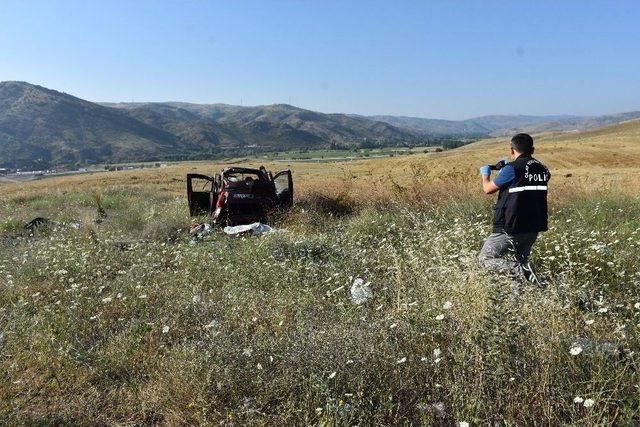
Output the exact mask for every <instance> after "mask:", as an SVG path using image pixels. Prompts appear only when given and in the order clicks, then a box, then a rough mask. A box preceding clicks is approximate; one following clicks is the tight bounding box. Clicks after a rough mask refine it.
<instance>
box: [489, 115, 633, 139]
mask: <svg viewBox="0 0 640 427" xmlns="http://www.w3.org/2000/svg"><path fill="white" fill-rule="evenodd" d="M635 119H640V111H631V112H628V113H620V114H606V115H603V116H595V117H576V118H572V117H567V118H564V119H557V120H551V121H545V122H539V123H536V124H531V123H529V124H523V125H521V126H514V127H511V128H503V129H498V130H494V131H493V132H492V135H493V136H503V135H509V134H513V133H517V132H527V133H536V134H539V133H545V132H570V131H571V132H576V131H585V130H590V129H597V128H600V127H603V126H609V125H615V124H618V123H624V122H626V121H629V120H635Z"/></svg>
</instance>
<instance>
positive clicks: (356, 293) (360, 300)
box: [351, 277, 373, 305]
mask: <svg viewBox="0 0 640 427" xmlns="http://www.w3.org/2000/svg"><path fill="white" fill-rule="evenodd" d="M371 297H373V292H372V291H371V283H370V282H367V283H365V282H364V280H363V279H361V278H360V277H357V278H356V279H355V280H354V281H353V284H352V285H351V301H353V303H354V304H356V305H360V304H364V303H365V302H367V301H368V300H369V299H371Z"/></svg>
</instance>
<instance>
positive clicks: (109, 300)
mask: <svg viewBox="0 0 640 427" xmlns="http://www.w3.org/2000/svg"><path fill="white" fill-rule="evenodd" d="M111 301H113V298H111V297H107V298H102V302H103V303H105V304H106V303H108V302H111Z"/></svg>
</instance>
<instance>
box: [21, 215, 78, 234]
mask: <svg viewBox="0 0 640 427" xmlns="http://www.w3.org/2000/svg"><path fill="white" fill-rule="evenodd" d="M41 226H54V227H69V228H73V229H74V230H79V229H80V223H79V222H70V223H65V222H59V221H54V220H52V219H49V218H44V217H40V216H39V217H36V218H34V219H32V220H31V221H29V222H27V223H26V224H25V225H24V228H25V229H27V230H29V231H33V230H35V229H36V228H38V227H41Z"/></svg>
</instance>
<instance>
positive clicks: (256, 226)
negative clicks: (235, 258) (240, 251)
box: [223, 222, 273, 236]
mask: <svg viewBox="0 0 640 427" xmlns="http://www.w3.org/2000/svg"><path fill="white" fill-rule="evenodd" d="M223 231H224V232H225V233H226V234H228V235H230V236H247V235H248V236H261V235H263V234H266V233H270V232H272V231H273V228H271V227H269V226H268V225H267V224H263V223H261V222H254V223H253V224H246V225H236V226H234V227H230V226H227V227H225V228H224V230H223Z"/></svg>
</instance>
